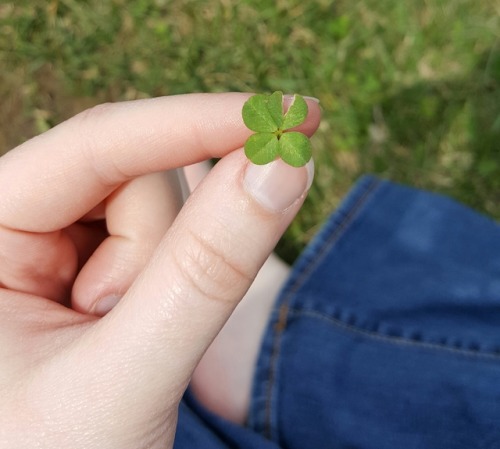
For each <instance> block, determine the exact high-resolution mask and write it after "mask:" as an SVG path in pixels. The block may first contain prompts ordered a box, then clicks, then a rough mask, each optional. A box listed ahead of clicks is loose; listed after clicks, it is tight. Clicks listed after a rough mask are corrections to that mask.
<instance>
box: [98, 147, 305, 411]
mask: <svg viewBox="0 0 500 449" xmlns="http://www.w3.org/2000/svg"><path fill="white" fill-rule="evenodd" d="M311 178H312V161H311V163H310V164H308V166H306V167H301V168H293V167H290V166H288V165H286V164H284V163H283V162H282V161H280V160H277V161H275V162H273V163H271V164H268V165H267V166H255V165H253V164H250V163H248V162H247V161H246V159H245V156H244V154H243V152H242V151H236V152H235V153H233V154H231V155H229V156H227V157H225V158H223V159H222V160H221V161H220V162H219V163H218V164H217V165H216V166H215V168H214V169H212V171H211V172H210V174H209V175H208V176H207V177H206V178H205V179H204V180H203V181H202V183H201V184H200V185H199V186H198V188H197V189H196V190H195V192H194V193H193V194H192V195H191V196H190V198H189V199H188V201H187V202H186V204H185V205H184V208H183V209H182V210H181V212H180V214H179V215H178V217H177V219H176V221H175V222H174V224H173V226H172V227H171V228H170V230H169V231H168V232H167V235H166V237H165V239H164V240H163V241H162V242H161V244H160V246H159V247H158V250H157V252H156V253H155V255H154V257H153V258H152V259H151V262H150V263H149V264H148V265H147V267H146V269H145V270H144V272H143V273H141V275H140V276H139V277H138V279H137V280H136V282H135V283H134V284H133V285H132V287H131V288H130V290H129V291H128V292H127V294H126V295H125V296H124V298H123V299H122V301H121V302H120V304H118V306H117V307H115V309H114V310H113V311H112V312H111V313H109V314H108V315H107V316H106V317H105V318H104V319H103V320H101V321H100V322H99V323H98V324H97V326H96V327H95V328H94V332H93V333H92V336H91V339H92V345H93V347H94V348H97V347H98V348H99V350H98V351H96V350H93V349H89V355H88V357H90V359H91V360H92V361H91V363H92V365H93V366H96V367H97V366H101V365H102V364H105V368H103V369H105V370H106V371H108V372H113V373H115V372H116V373H119V374H118V375H117V376H113V379H112V380H111V379H103V382H104V383H106V382H108V381H109V382H112V385H103V386H102V387H101V388H104V389H106V388H115V389H116V388H119V389H120V391H129V392H130V395H131V396H130V397H129V398H127V400H131V401H139V400H141V398H140V397H138V396H135V395H144V394H148V395H150V396H148V398H149V400H150V403H149V404H148V405H149V406H151V407H152V408H154V409H155V410H158V409H163V408H164V407H165V406H168V404H169V403H168V400H167V398H170V400H172V396H173V395H174V394H181V393H182V391H183V388H184V387H185V386H186V384H187V382H188V380H189V377H190V375H191V373H192V371H193V369H194V367H195V366H196V364H197V363H198V361H199V360H200V358H201V356H202V354H203V353H204V351H205V350H206V349H207V347H208V346H209V344H210V343H211V341H212V340H213V339H214V337H215V336H216V335H217V333H218V332H219V331H220V329H221V328H222V326H223V325H224V323H225V321H226V320H227V319H228V317H229V316H230V314H231V312H232V311H233V309H234V308H235V306H236V305H237V303H238V301H239V300H240V299H241V298H242V297H243V296H244V294H245V292H246V290H247V289H248V287H249V286H250V284H251V282H252V280H253V279H254V277H255V276H256V274H257V272H258V270H259V269H260V267H261V266H262V264H263V263H264V261H265V260H266V258H267V257H268V256H269V254H270V253H271V251H272V250H273V248H274V246H275V245H276V243H277V241H278V239H279V238H280V236H281V235H282V234H283V232H284V231H285V229H286V227H287V226H288V225H289V223H290V221H291V220H292V218H293V217H294V215H295V214H296V212H297V211H298V209H299V208H300V205H301V204H302V202H303V200H304V196H305V194H304V192H306V191H307V189H308V187H309V185H310V182H311ZM88 347H89V348H91V344H90V343H89V344H88ZM125 354H126V360H127V374H126V376H125V375H123V374H121V371H123V370H121V368H120V367H122V366H123V357H124V355H125ZM96 375H97V376H99V374H96ZM107 377H109V375H108V376H107ZM136 379H140V384H141V387H140V389H139V390H140V392H138V393H136V391H137V390H138V388H137V385H136V383H137V381H136ZM117 385H119V387H117ZM145 385H154V392H153V391H149V390H148V392H146V393H145V390H144V388H145V387H144V386H145ZM176 399H178V398H177V397H176V396H174V398H173V400H176ZM142 401H144V396H142ZM166 404H167V405H166ZM170 405H171V404H170Z"/></svg>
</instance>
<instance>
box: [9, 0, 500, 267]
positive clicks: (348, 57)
mask: <svg viewBox="0 0 500 449" xmlns="http://www.w3.org/2000/svg"><path fill="white" fill-rule="evenodd" d="M0 66H1V67H2V73H1V74H0V94H1V95H2V99H3V101H2V102H1V104H0V151H6V150H7V149H9V148H11V147H13V146H15V145H16V144H17V143H19V142H21V141H23V140H25V139H27V138H29V137H30V136H32V135H34V134H37V133H39V132H42V131H44V130H46V129H48V128H50V127H51V126H54V125H55V124H57V123H59V122H60V121H62V120H64V119H65V118H67V117H68V116H70V115H72V114H74V113H76V112H77V111H79V110H81V109H83V108H85V107H88V106H90V105H92V104H96V103H99V102H102V101H119V100H125V99H135V98H144V97H150V96H157V95H169V94H177V93H184V92H220V91H251V92H272V91H274V90H283V91H285V92H298V93H301V94H303V95H312V96H315V97H318V98H320V99H321V105H322V107H323V120H322V123H321V126H320V129H319V131H318V133H317V135H316V136H315V138H314V139H313V145H314V148H315V159H316V163H317V176H316V182H315V184H314V186H313V188H312V191H311V193H310V196H309V199H308V201H307V203H306V205H305V207H304V208H303V210H302V211H301V214H300V215H299V217H298V218H297V220H296V221H295V222H294V224H293V225H292V226H291V227H290V229H289V231H288V232H287V234H286V236H285V238H284V240H283V242H282V243H281V245H280V252H281V254H282V255H283V256H284V257H285V258H287V259H288V260H289V261H290V260H293V258H294V257H295V256H296V255H297V254H298V252H299V251H300V250H301V249H302V248H303V246H304V245H305V244H306V243H307V241H309V239H310V238H311V237H312V235H313V234H314V233H315V232H316V231H317V230H318V228H319V227H320V225H321V223H322V222H323V221H324V220H325V219H326V217H327V216H328V214H329V212H330V211H331V210H332V209H334V208H335V206H337V205H338V203H339V201H340V200H341V198H342V197H343V196H344V195H345V193H346V192H347V191H348V189H349V188H350V186H351V185H352V183H353V182H354V181H355V179H356V178H357V177H359V176H360V175H361V174H362V173H366V172H370V173H376V174H378V175H380V176H383V177H386V178H389V179H392V180H394V181H398V182H403V183H408V184H411V185H413V186H416V187H421V188H427V189H430V190H433V191H437V192H442V193H445V194H447V195H450V196H452V197H454V198H456V199H458V200H460V201H463V202H465V203H466V204H468V205H470V206H471V207H473V208H475V209H477V210H479V211H481V212H483V213H486V214H489V215H490V216H492V217H494V218H495V219H499V218H500V3H499V2H498V0H481V1H477V0H453V1H449V0H426V1H425V0H422V1H415V2H405V1H394V0H376V1H375V0H363V1H359V2H353V1H347V0H337V1H331V0H311V1H308V2H304V1H303V0H277V1H271V0H218V1H214V0H205V1H202V0H170V1H168V0H147V1H146V0H135V1H134V2H129V1H127V0H88V1H86V2H83V1H78V0H50V1H25V0H17V1H15V2H7V3H2V4H1V5H0Z"/></svg>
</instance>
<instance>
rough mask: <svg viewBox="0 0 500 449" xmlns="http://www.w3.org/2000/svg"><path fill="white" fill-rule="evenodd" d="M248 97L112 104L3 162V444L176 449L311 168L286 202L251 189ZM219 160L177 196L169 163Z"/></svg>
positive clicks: (292, 183)
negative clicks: (102, 309)
mask: <svg viewBox="0 0 500 449" xmlns="http://www.w3.org/2000/svg"><path fill="white" fill-rule="evenodd" d="M247 98H248V95H246V94H193V95H183V96H175V97H165V98H158V99H152V100H141V101H135V102H128V103H121V104H114V105H103V106H99V107H97V108H93V109H91V110H88V111H85V112H83V113H81V114H79V115H78V116H75V117H74V118H72V119H70V120H68V121H67V122H65V123H63V124H61V125H59V126H57V127H55V128H54V129H52V130H50V131H48V132H47V133H45V134H43V135H41V136H38V137H36V138H34V139H32V140H30V141H27V142H26V143H24V144H23V145H21V146H20V147H18V148H16V149H14V150H13V151H11V152H10V153H8V154H7V155H6V156H4V157H2V158H0V191H1V192H2V195H1V196H0V260H1V261H2V263H1V264H0V286H1V287H2V288H0V366H1V369H0V396H1V397H2V401H0V448H2V449H3V448H9V449H10V448H13V447H15V448H19V449H24V448H26V449H27V448H30V449H32V448H38V449H45V448H47V449H48V448H55V447H71V448H73V449H79V448H81V449H83V448H85V449H93V448H96V449H97V448H99V449H103V448H104V449H106V448H109V449H111V448H113V449H114V448H117V447H119V448H124V449H126V448H134V449H140V448H152V449H156V448H165V447H171V446H172V444H173V438H174V433H175V425H176V419H177V407H178V404H179V401H180V399H181V396H182V394H183V392H184V390H185V388H186V386H187V385H188V383H189V381H190V379H191V377H192V374H193V371H194V370H195V368H196V366H197V365H198V363H199V362H200V360H201V358H202V356H203V354H204V353H205V352H206V351H207V348H208V347H209V346H210V345H211V343H212V341H213V340H214V338H215V337H216V336H217V334H218V333H219V332H220V330H221V329H222V327H223V325H224V323H225V322H226V321H227V320H228V319H229V317H230V315H231V313H232V312H233V310H234V309H235V307H236V306H237V304H238V303H239V302H240V300H241V299H242V298H243V296H244V295H245V293H246V292H247V290H248V288H249V287H250V285H251V283H252V281H253V279H254V278H255V276H256V274H257V272H258V270H259V269H260V267H261V266H262V265H263V264H264V262H265V261H266V259H267V258H268V256H269V254H270V253H271V251H272V249H273V248H274V246H275V244H276V242H277V241H278V239H279V237H280V236H281V235H282V234H283V232H284V231H285V229H286V227H287V226H288V225H289V223H290V222H291V220H292V219H293V217H294V216H295V214H296V213H297V211H298V210H299V208H300V206H301V204H302V202H303V199H304V197H305V189H306V186H305V181H304V179H305V175H304V171H303V170H305V169H296V170H297V171H296V172H294V175H293V176H291V177H290V179H289V183H287V185H286V187H284V189H283V191H282V192H281V193H280V194H283V195H285V194H287V192H288V194H289V195H293V196H294V198H295V199H294V200H293V201H292V202H291V204H290V205H289V206H288V207H286V208H285V209H284V210H273V209H270V208H269V207H267V206H264V205H263V204H264V203H263V202H262V200H261V199H257V197H256V196H255V195H254V194H253V193H252V189H250V188H249V187H248V185H249V184H248V183H246V182H247V181H246V179H247V178H246V174H247V173H248V172H247V171H248V170H249V164H248V161H247V160H246V158H245V157H244V155H243V153H242V150H241V146H242V145H243V143H244V142H245V140H246V138H247V137H248V135H249V133H250V131H249V130H247V129H246V127H245V126H244V124H243V122H242V119H241V108H242V105H243V103H244V101H245V100H246V99H247ZM309 109H310V113H309V117H308V119H307V121H306V122H305V123H304V124H303V125H301V130H303V132H305V133H306V134H308V135H311V134H312V133H313V132H314V131H315V130H316V128H317V126H318V124H319V109H318V107H317V105H316V104H314V103H310V104H309ZM212 157H217V158H222V159H221V161H220V162H219V163H218V164H217V165H216V167H215V168H214V169H213V170H211V171H210V173H209V174H208V175H207V176H206V177H205V178H204V179H203V181H202V182H201V183H200V185H199V186H198V187H197V188H196V190H195V192H194V193H193V194H192V195H190V197H189V199H188V201H187V202H186V203H185V204H183V203H182V196H181V194H180V191H181V187H182V186H181V185H180V184H179V182H178V177H177V176H174V174H175V170H176V169H179V168H181V167H184V166H187V165H190V164H193V163H196V162H199V161H202V160H205V159H208V158H212ZM270 195H274V193H273V192H270ZM221 198H224V201H220V199H221ZM108 295H114V296H115V297H116V296H117V295H118V297H121V300H120V301H119V302H118V304H117V305H116V306H115V307H114V308H113V309H112V310H111V312H109V313H107V314H106V315H105V316H104V317H100V316H98V315H96V312H97V311H98V310H99V307H98V306H97V305H96V304H97V302H98V301H99V300H100V299H102V298H104V297H106V296H108ZM203 388H210V385H205V386H203V387H202V388H201V390H202V391H201V393H203Z"/></svg>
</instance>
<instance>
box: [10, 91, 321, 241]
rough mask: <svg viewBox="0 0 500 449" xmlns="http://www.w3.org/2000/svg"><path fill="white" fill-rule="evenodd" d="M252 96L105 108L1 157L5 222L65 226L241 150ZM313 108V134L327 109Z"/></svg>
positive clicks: (308, 129)
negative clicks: (169, 176)
mask: <svg viewBox="0 0 500 449" xmlns="http://www.w3.org/2000/svg"><path fill="white" fill-rule="evenodd" d="M248 97H249V95H248V94H239V93H226V94H189V95H179V96H171V97H162V98H156V99H150V100H138V101H133V102H124V103H117V104H107V105H101V106H98V107H95V108H93V109H90V110H88V111H85V112H83V113H81V114H79V115H77V116H76V117H74V118H72V119H70V120H68V121H66V122H64V123H62V124H61V125H59V126H57V127H55V128H53V129H52V130H50V131H48V132H47V133H45V134H42V135H41V136H38V137H37V138H35V139H32V140H30V141H28V142H26V143H24V144H23V145H21V146H20V147H19V148H17V149H15V150H14V151H12V152H10V153H8V154H7V155H6V156H4V157H3V158H1V159H0V191H1V192H2V196H1V197H0V225H4V226H5V227H9V228H13V229H20V230H24V231H34V232H48V231H53V230H56V229H61V228H64V227H67V226H69V225H70V224H71V223H73V222H75V221H77V220H78V219H79V218H81V217H82V216H83V215H84V214H86V213H87V212H88V211H89V210H91V209H92V208H94V207H95V206H96V205H97V204H99V203H100V202H101V201H102V200H103V199H104V198H105V197H106V196H108V195H109V194H110V193H111V192H112V191H113V190H114V189H116V187H117V186H118V185H120V184H121V183H123V182H125V181H128V180H130V179H132V178H134V177H137V176H141V175H144V174H147V173H152V172H157V171H163V170H168V169H171V168H176V167H181V166H185V165H189V164H193V163H195V162H198V161H201V160H205V159H209V158H213V157H222V156H224V155H225V154H227V153H229V152H230V151H232V150H234V149H236V148H240V147H241V146H243V143H244V141H245V139H246V138H247V137H248V136H249V134H250V131H249V130H248V129H247V128H246V127H245V125H244V123H243V120H242V117H241V110H242V107H243V103H244V102H245V100H246V99H247V98H248ZM308 104H309V116H308V120H307V121H306V122H305V123H304V124H303V125H302V127H301V129H302V130H303V132H305V133H306V134H311V133H312V132H314V130H315V129H316V128H317V125H318V121H319V108H318V105H317V104H316V103H315V102H313V101H312V102H309V103H308ZM41 186H43V188H41ZM13 199H15V201H14V200H13ZM75 199H78V200H77V201H75ZM34 204H36V207H33V205H34Z"/></svg>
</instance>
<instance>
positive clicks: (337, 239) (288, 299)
mask: <svg viewBox="0 0 500 449" xmlns="http://www.w3.org/2000/svg"><path fill="white" fill-rule="evenodd" d="M499 380H500V228H499V226H498V225H497V224H496V223H495V222H493V221H492V220H490V219H488V218H487V217H484V216H481V215H479V214H477V213H475V212H473V211H471V210H470V209H467V208H466V207H464V206H462V205H460V204H458V203H456V202H454V201H452V200H449V199H447V198H444V197H442V196H439V195H435V194H431V193H428V192H423V191H419V190H416V189H410V188H407V187H403V186H399V185H396V184H392V183H389V182H387V181H380V180H377V179H375V178H372V177H365V178H363V179H362V180H361V181H360V182H359V183H358V184H357V186H356V187H355V189H354V190H353V192H352V193H351V194H350V195H349V196H348V198H347V199H346V201H345V202H344V204H343V206H342V207H341V208H340V209H339V210H338V211H337V212H336V213H335V214H334V215H333V216H332V217H331V218H330V220H329V221H328V222H327V224H326V225H325V227H324V228H323V230H322V231H321V233H320V234H319V235H318V236H317V237H316V238H315V240H314V241H313V242H312V243H311V245H309V247H308V248H307V249H306V251H305V252H304V254H303V255H302V256H301V258H300V259H299V261H298V262H297V264H296V266H295V267H294V270H293V272H292V275H291V277H290V279H289V281H288V283H287V285H286V286H285V288H284V291H283V292H282V294H281V296H280V298H279V300H278V303H277V305H276V308H275V310H274V312H273V315H272V317H271V320H270V323H269V326H268V329H267V332H266V335H265V338H264V341H263V345H262V351H261V353H260V358H259V361H258V366H257V369H256V373H255V379H254V390H253V398H252V409H251V413H250V421H249V427H250V428H251V429H252V430H253V431H255V432H256V433H258V434H261V435H264V436H265V437H266V438H268V439H270V440H271V441H273V442H275V443H276V444H277V445H279V447H282V448H287V449H288V448H289V449H292V448H294V449H295V448H297V449H299V448H309V447H310V448H334V449H335V448H339V449H347V448H350V449H352V448H357V449H401V448H409V449H412V448H415V449H416V448H422V449H434V448H440V449H441V448H457V449H461V448H468V449H469V448H485V449H486V448H499V447H500V382H499Z"/></svg>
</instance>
